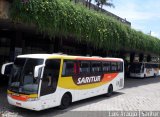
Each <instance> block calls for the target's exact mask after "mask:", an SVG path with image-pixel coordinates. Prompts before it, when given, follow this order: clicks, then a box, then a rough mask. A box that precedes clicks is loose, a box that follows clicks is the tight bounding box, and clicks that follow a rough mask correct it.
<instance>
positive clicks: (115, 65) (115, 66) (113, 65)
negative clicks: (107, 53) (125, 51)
mask: <svg viewBox="0 0 160 117" xmlns="http://www.w3.org/2000/svg"><path fill="white" fill-rule="evenodd" d="M111 71H112V72H117V71H118V70H117V62H111Z"/></svg>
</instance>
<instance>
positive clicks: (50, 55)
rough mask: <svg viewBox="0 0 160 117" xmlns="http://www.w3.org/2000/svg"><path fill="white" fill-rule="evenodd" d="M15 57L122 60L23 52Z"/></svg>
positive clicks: (118, 59)
mask: <svg viewBox="0 0 160 117" xmlns="http://www.w3.org/2000/svg"><path fill="white" fill-rule="evenodd" d="M17 58H37V59H51V58H64V59H75V60H102V61H103V60H108V61H123V59H121V58H111V57H98V56H91V57H88V56H73V55H66V54H57V53H54V54H25V55H19V56H17Z"/></svg>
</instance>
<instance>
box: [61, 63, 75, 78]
mask: <svg viewBox="0 0 160 117" xmlns="http://www.w3.org/2000/svg"><path fill="white" fill-rule="evenodd" d="M74 63H75V62H74V61H72V60H65V61H64V63H63V70H62V75H63V76H71V75H73V74H74V71H75V70H74V67H75V66H74Z"/></svg>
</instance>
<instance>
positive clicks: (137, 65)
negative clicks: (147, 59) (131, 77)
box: [130, 63, 143, 73]
mask: <svg viewBox="0 0 160 117" xmlns="http://www.w3.org/2000/svg"><path fill="white" fill-rule="evenodd" d="M142 67H143V64H142V63H132V64H131V66H130V72H132V73H140V72H141V71H143V69H142Z"/></svg>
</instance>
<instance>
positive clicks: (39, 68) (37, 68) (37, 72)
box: [34, 65, 45, 78]
mask: <svg viewBox="0 0 160 117" xmlns="http://www.w3.org/2000/svg"><path fill="white" fill-rule="evenodd" d="M44 66H45V65H37V66H35V68H34V78H37V77H39V76H40V73H41V71H42V68H43V67H44Z"/></svg>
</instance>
